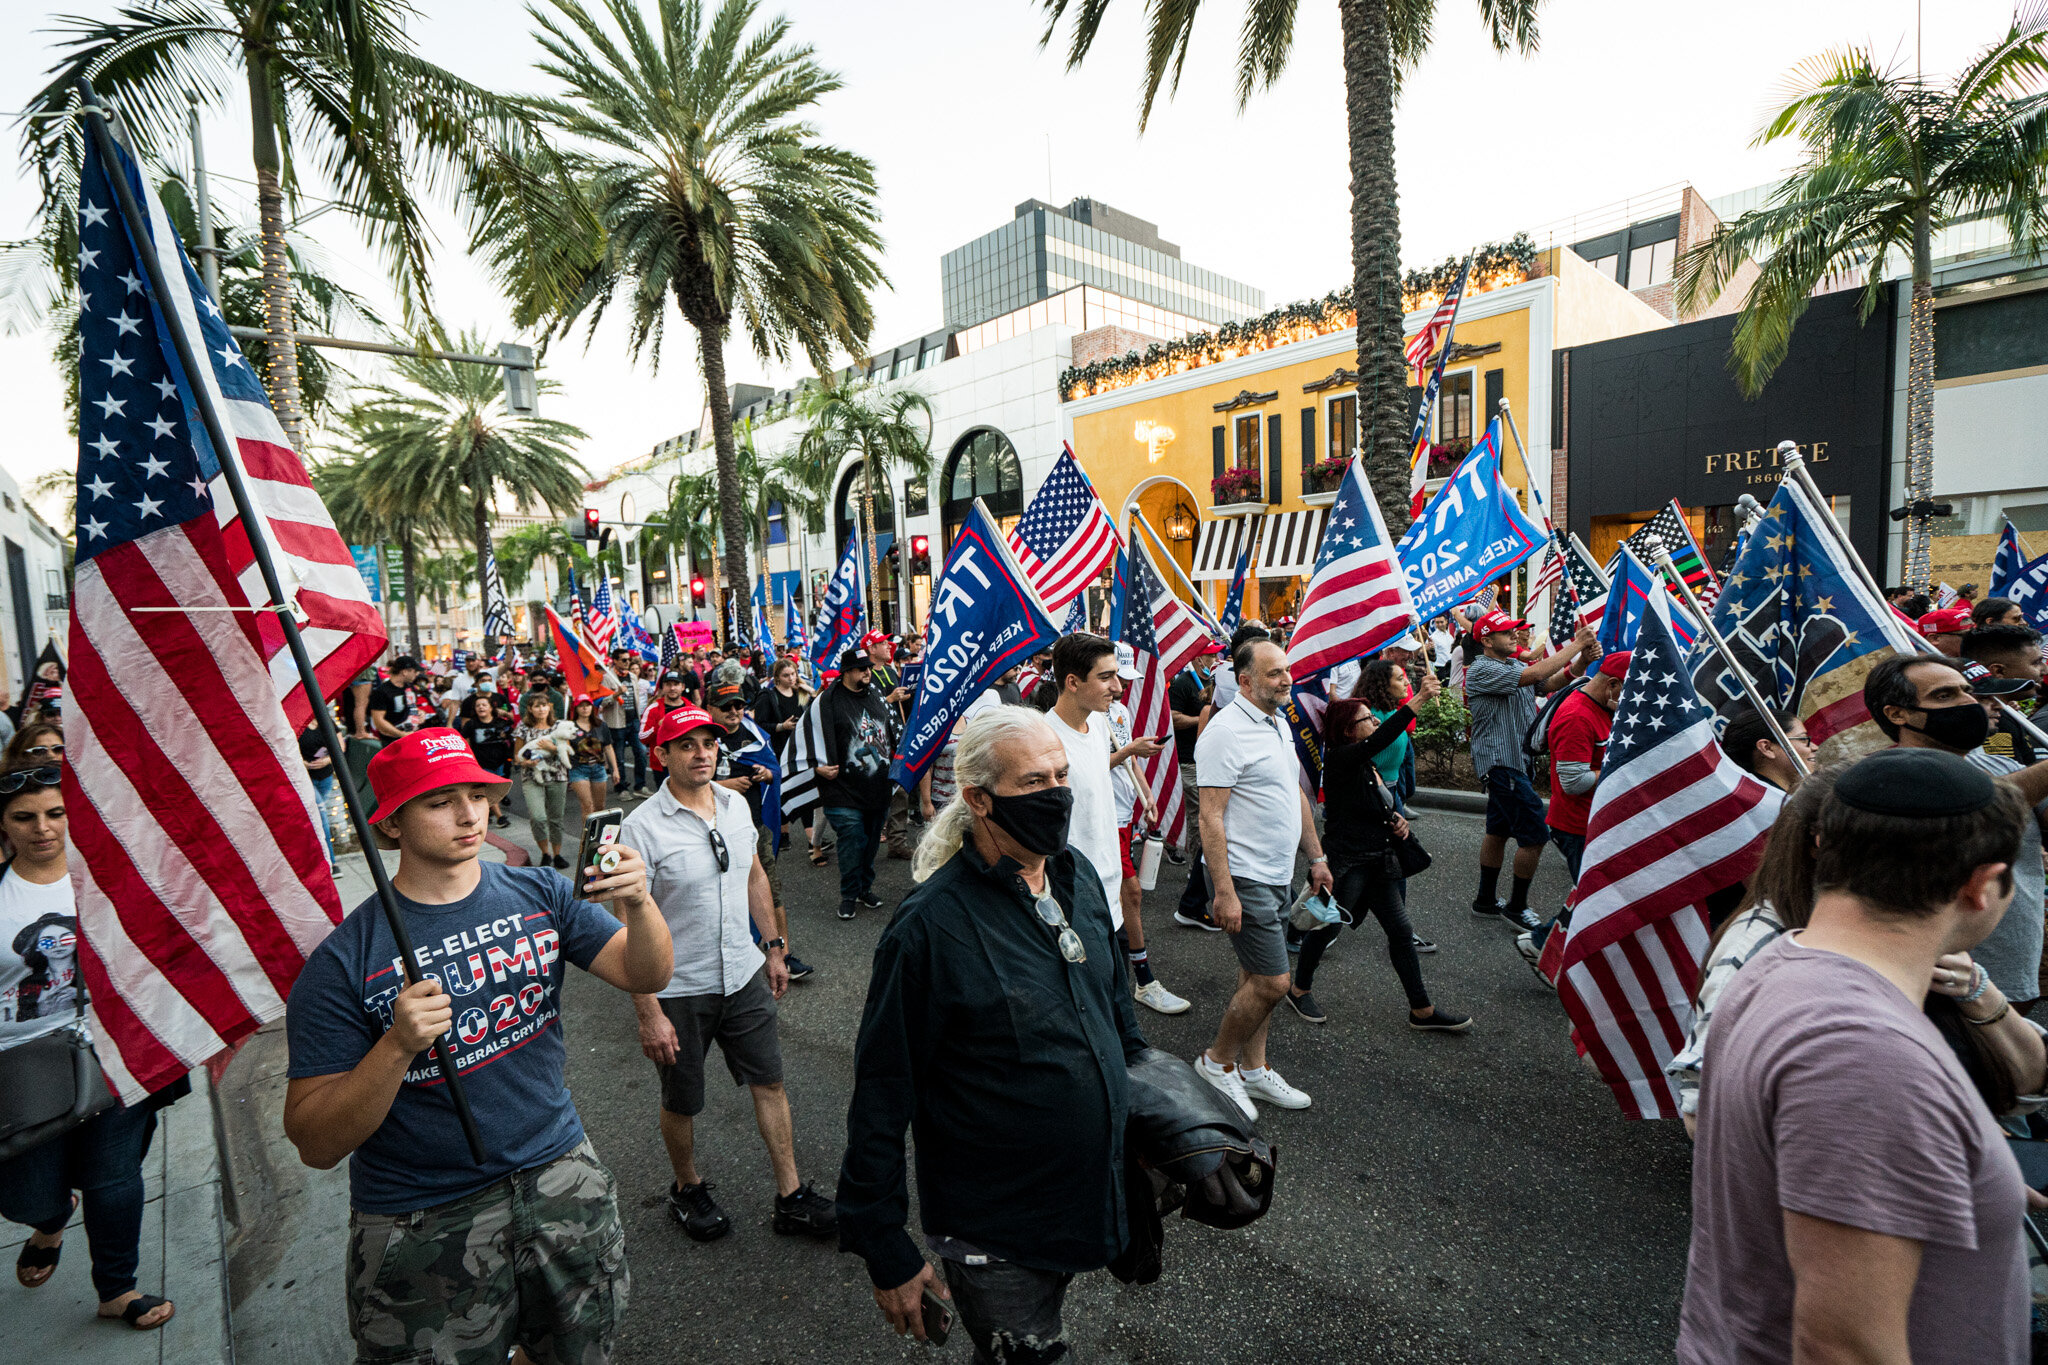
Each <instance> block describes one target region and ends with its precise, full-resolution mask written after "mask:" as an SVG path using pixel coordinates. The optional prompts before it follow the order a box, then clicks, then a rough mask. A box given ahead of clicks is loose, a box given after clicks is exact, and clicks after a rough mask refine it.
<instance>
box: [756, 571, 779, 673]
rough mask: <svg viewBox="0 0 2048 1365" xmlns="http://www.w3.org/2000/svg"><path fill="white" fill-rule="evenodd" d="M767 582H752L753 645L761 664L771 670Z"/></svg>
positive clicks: (772, 653)
mask: <svg viewBox="0 0 2048 1365" xmlns="http://www.w3.org/2000/svg"><path fill="white" fill-rule="evenodd" d="M767 597H768V580H767V579H765V578H757V579H755V580H754V643H755V645H756V646H758V647H759V649H760V651H761V662H762V663H764V664H766V665H768V667H769V668H770V669H771V670H772V669H773V668H774V667H775V632H774V631H772V630H770V629H768V602H767Z"/></svg>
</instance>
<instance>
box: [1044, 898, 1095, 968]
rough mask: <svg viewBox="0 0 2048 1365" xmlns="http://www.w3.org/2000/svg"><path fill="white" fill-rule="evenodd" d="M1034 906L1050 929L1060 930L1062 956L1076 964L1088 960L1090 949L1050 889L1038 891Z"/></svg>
mask: <svg viewBox="0 0 2048 1365" xmlns="http://www.w3.org/2000/svg"><path fill="white" fill-rule="evenodd" d="M1033 908H1034V909H1036V910H1037V911H1038V917H1039V919H1041V920H1043V921H1045V925H1046V927H1047V928H1048V929H1057V930H1059V935H1060V956H1061V957H1063V958H1065V959H1066V960H1067V961H1069V962H1071V963H1073V964H1075V965H1076V966H1079V965H1080V964H1081V963H1083V962H1086V961H1087V960H1088V949H1087V948H1086V946H1084V945H1083V944H1082V942H1081V936H1080V935H1079V934H1077V933H1075V932H1074V930H1073V927H1072V926H1071V925H1069V924H1068V923H1067V915H1066V912H1065V911H1064V910H1062V909H1060V903H1059V902H1058V901H1056V900H1054V899H1053V898H1052V891H1051V890H1050V889H1047V890H1045V891H1041V892H1039V893H1038V899H1037V900H1036V901H1034V902H1033Z"/></svg>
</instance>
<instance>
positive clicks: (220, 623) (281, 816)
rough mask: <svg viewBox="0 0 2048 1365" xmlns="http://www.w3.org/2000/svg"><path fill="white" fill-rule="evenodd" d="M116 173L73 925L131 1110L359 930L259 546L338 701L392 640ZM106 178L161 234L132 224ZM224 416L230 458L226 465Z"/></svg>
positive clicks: (193, 281)
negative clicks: (249, 506)
mask: <svg viewBox="0 0 2048 1365" xmlns="http://www.w3.org/2000/svg"><path fill="white" fill-rule="evenodd" d="M115 157H116V164H114V165H111V166H110V165H107V164H106V163H105V162H104V161H103V160H102V158H101V154H100V150H99V147H98V139H97V138H90V139H88V140H87V142H86V152H85V160H84V164H83V166H82V168H81V171H80V176H79V185H78V289H79V300H78V303H79V307H78V332H79V368H78V384H79V404H78V438H79V448H78V509H77V551H76V553H77V574H76V582H75V590H74V593H73V597H72V609H71V632H70V644H71V648H70V672H69V673H68V674H67V675H66V678H65V689H66V693H65V705H64V729H65V739H66V742H67V744H68V746H69V747H68V749H67V752H66V759H67V762H66V763H65V764H64V765H63V791H64V804H65V809H66V810H67V812H68V814H69V836H70V841H71V844H72V847H73V856H72V858H71V859H70V874H71V888H72V899H71V903H70V906H69V907H68V908H67V915H66V920H67V926H68V925H69V924H71V923H72V922H71V921H70V915H71V914H75V915H76V916H77V918H76V921H75V927H76V932H77V935H78V948H77V953H78V956H77V966H78V970H79V972H81V973H82V974H83V977H84V981H85V985H86V986H87V987H88V988H89V991H90V994H91V1000H92V1004H91V1019H92V1028H93V1032H94V1034H95V1036H96V1038H97V1040H98V1054H99V1060H100V1065H101V1068H102V1069H103V1070H104V1072H105V1074H106V1076H107V1078H108V1079H109V1080H110V1081H111V1082H112V1083H113V1085H114V1088H115V1089H116V1090H118V1091H119V1092H120V1094H121V1096H122V1098H123V1099H124V1100H126V1101H128V1102H130V1103H133V1102H135V1101H137V1100H139V1099H141V1098H142V1097H143V1096H144V1095H146V1094H149V1093H150V1092H151V1091H154V1090H159V1089H161V1088H162V1087H164V1086H165V1085H168V1084H170V1083H171V1082H172V1081H174V1080H176V1079H177V1078H178V1077H180V1076H183V1075H184V1074H185V1073H186V1072H188V1071H190V1070H191V1069H192V1068H193V1067H195V1066H197V1065H199V1064H200V1063H201V1062H203V1061H205V1060H206V1059H207V1058H209V1057H212V1056H214V1055H216V1054H217V1053H219V1052H220V1051H221V1050H222V1049H224V1048H227V1047H231V1046H233V1045H234V1044H235V1043H237V1042H239V1041H241V1040H242V1039H243V1038H245V1037H247V1036H248V1035H249V1034H251V1033H253V1032H255V1031H256V1029H257V1028H258V1027H259V1026H261V1025H262V1024H264V1023H266V1022H267V1021H269V1020H272V1019H276V1018H279V1017H280V1016H282V1015H283V1013H284V1003H285V998H286V996H287V995H289V993H290V991H291V988H292V983H293V982H294V981H295V980H297V978H298V974H299V971H300V968H301V967H303V966H304V964H305V960H306V956H307V954H309V953H311V952H312V951H313V949H314V948H315V947H317V946H318V945H319V943H320V941H321V940H322V939H324V938H325V937H326V936H327V934H328V932H329V930H330V929H331V928H332V927H333V925H334V924H335V922H337V921H338V920H340V918H341V915H342V907H341V902H340V898H339V896H338V895H337V894H336V892H335V889H334V882H333V879H332V878H330V877H329V876H328V874H327V855H326V853H325V851H324V850H323V849H322V847H321V843H320V833H319V830H318V828H317V821H318V819H319V816H318V814H317V811H316V808H315V806H314V798H313V788H312V785H311V783H310V782H309V781H308V779H307V776H306V768H305V764H304V763H303V762H302V761H301V760H300V757H299V746H298V732H299V730H300V729H301V728H302V727H303V726H304V725H305V723H306V721H307V720H308V719H310V718H311V716H312V708H313V707H314V706H316V705H325V704H326V702H325V700H324V697H309V696H308V695H307V693H306V689H305V687H304V685H303V682H302V680H301V677H300V674H299V672H298V669H297V666H296V664H295V662H294V660H293V658H292V656H291V653H290V651H289V650H288V649H286V648H285V642H284V635H283V627H282V626H281V625H280V623H279V622H278V620H277V618H276V615H275V610H274V606H273V609H272V610H269V611H266V610H265V609H264V608H265V607H266V606H267V605H272V604H270V602H269V594H268V592H267V591H266V589H265V587H264V582H263V576H262V572H261V570H260V568H259V567H258V566H257V564H256V561H255V553H254V549H253V548H252V542H262V543H264V544H266V545H267V547H268V549H269V554H270V559H271V562H272V563H273V564H274V565H275V566H276V568H277V570H278V575H279V578H280V579H281V580H282V584H283V587H284V590H285V593H286V595H287V597H289V598H290V599H291V602H290V603H289V604H286V605H287V606H289V607H292V608H295V609H296V611H297V613H298V615H299V618H300V621H301V626H300V630H301V634H302V637H303V639H304V641H305V645H306V649H307V652H308V653H309V654H310V655H311V656H312V663H313V669H314V676H315V680H316V682H317V683H318V685H319V689H320V691H321V692H322V693H331V692H336V691H339V690H340V689H341V688H342V687H343V686H344V685H346V684H347V682H348V680H349V678H350V677H351V676H353V675H354V673H355V672H356V671H358V670H359V669H361V668H362V666H363V665H364V664H366V663H368V662H369V661H370V660H371V659H373V658H375V657H376V656H377V654H378V653H379V652H380V651H381V650H382V649H383V648H384V643H385V641H384V630H383V625H382V623H381V621H380V620H379V618H378V615H377V612H376V609H375V608H374V607H372V606H371V605H370V598H369V591H368V589H367V588H365V587H364V585H363V579H362V575H361V573H360V572H358V570H357V569H356V566H355V557H354V556H353V555H352V554H351V553H350V551H349V548H348V546H347V545H345V544H344V543H343V542H342V540H341V537H340V536H339V535H337V534H336V533H335V530H334V523H333V520H332V519H331V518H330V517H329V516H328V513H327V509H326V508H325V507H324V506H323V505H322V504H321V501H320V498H319V495H318V494H317V493H315V492H314V491H313V486H312V480H311V479H310V478H309V477H308V476H307V474H306V470H305V467H304V465H302V464H301V463H300V460H299V457H298V455H297V453H296V452H295V451H293V450H292V448H291V447H290V446H289V445H288V444H287V443H286V439H285V435H284V432H283V431H282V429H281V428H280V427H279V425H278V422H277V419H276V417H275V416H274V415H273V414H272V412H271V409H270V406H269V404H268V402H267V401H266V400H265V398H264V393H263V386H262V384H261V382H260V381H259V380H258V379H257V377H256V375H255V374H254V373H253V372H252V371H251V370H250V367H249V362H248V361H247V359H245V358H244V357H243V355H242V352H241V349H240V348H239V347H238V346H237V345H236V344H235V341H234V339H233V337H231V336H230V335H229V334H228V330H227V326H226V324H225V322H224V321H223V320H222V318H221V314H220V309H219V308H218V307H217V306H216V305H215V302H214V300H213V299H212V297H211V296H209V295H208V294H207V293H206V289H205V286H204V285H202V284H201V283H200V281H199V277H198V274H197V272H195V271H194V270H193V269H192V267H191V265H190V263H189V262H188V261H187V260H186V259H185V254H184V251H183V249H182V247H181V246H180V245H179V242H178V238H177V236H176V234H175V233H174V232H173V231H172V230H171V225H170V220H169V219H168V218H167V217H166V216H165V213H164V208H163V205H162V203H161V202H160V201H159V200H158V198H157V196H156V194H155V192H154V190H153V188H152V187H151V186H150V185H149V184H148V183H147V181H146V180H145V179H144V177H143V176H142V174H141V173H140V171H139V170H138V169H137V167H136V164H135V162H134V160H133V159H132V158H130V157H129V156H128V155H127V153H126V152H125V150H123V149H120V148H118V147H117V148H116V150H115ZM110 176H118V177H120V178H121V180H122V181H123V182H125V183H126V185H127V187H128V190H129V191H130V193H131V194H132V196H133V201H134V204H135V207H136V210H137V212H138V215H139V217H140V219H141V221H139V222H130V221H128V220H127V219H126V216H125V215H124V213H123V211H122V208H121V205H120V200H119V199H118V197H117V196H116V194H115V189H114V186H115V181H114V180H112V179H111V178H110ZM151 264H154V265H156V266H157V267H159V269H160V271H161V278H162V280H163V293H162V294H161V295H159V293H158V292H157V289H156V287H155V286H154V285H152V284H150V283H148V278H149V276H150V274H151V271H150V265H151ZM180 340H183V341H185V342H187V343H188V344H189V346H190V351H189V352H188V354H192V355H193V357H194V359H195V361H197V362H198V365H199V367H200V368H199V369H198V371H197V372H196V373H195V372H191V371H188V370H187V369H186V367H185V365H184V364H183V363H182V362H181V361H180V360H179V357H178V342H179V341H180ZM202 400H205V402H206V404H207V405H208V406H210V407H211V408H212V410H213V411H214V413H215V414H217V415H218V416H219V418H220V419H221V423H222V425H223V427H224V428H225V430H224V431H223V433H222V434H223V436H224V437H225V438H226V440H227V442H228V443H229V447H230V448H228V449H224V450H223V449H216V448H215V445H214V442H213V440H212V439H211V438H210V437H209V436H208V434H207V430H206V426H205V422H204V420H203V416H202V407H201V404H202ZM228 466H235V467H238V468H239V470H240V473H241V478H242V480H243V482H244V484H245V486H246V487H247V489H248V493H249V497H250V500H251V502H252V503H253V505H254V511H255V514H256V520H255V522H254V523H253V524H252V523H250V522H249V521H248V520H246V519H244V518H243V517H242V516H241V515H240V514H239V513H238V512H237V510H236V505H235V501H234V498H233V495H232V493H231V491H230V489H229V487H228V475H227V467H228ZM69 966H70V964H69V963H66V964H64V967H65V968H66V969H67V970H68V969H69ZM68 1008H69V1006H68V1005H67V1006H66V1009H67V1010H68Z"/></svg>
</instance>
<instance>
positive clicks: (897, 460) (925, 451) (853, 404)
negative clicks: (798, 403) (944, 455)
mask: <svg viewBox="0 0 2048 1365" xmlns="http://www.w3.org/2000/svg"><path fill="white" fill-rule="evenodd" d="M805 409H806V413H807V415H808V416H809V418H810V423H809V425H808V426H807V427H806V428H805V430H804V434H803V435H802V436H801V437H800V438H798V440H797V446H796V452H795V453H796V456H797V460H798V461H799V462H800V467H801V468H803V469H804V470H806V471H807V475H808V476H807V477H804V478H802V479H801V484H802V486H805V487H807V488H810V489H812V490H813V491H814V492H816V491H817V490H820V489H822V490H824V491H822V492H818V493H817V495H818V496H819V497H821V498H824V499H829V498H830V497H831V493H830V489H831V487H832V484H833V481H834V480H836V479H837V477H838V474H839V466H840V464H841V463H842V462H843V461H844V460H845V459H846V457H847V456H848V455H858V456H859V457H860V462H861V472H860V495H861V518H862V521H863V522H864V523H865V525H864V528H863V529H864V530H865V532H866V539H867V547H868V574H867V579H868V603H867V607H868V620H869V621H870V622H879V621H880V620H881V617H880V616H879V615H877V614H876V610H875V608H876V605H877V598H876V594H877V593H878V592H879V588H878V587H877V586H876V582H875V579H876V576H877V575H878V574H879V572H880V570H881V563H880V561H879V559H878V557H877V555H876V550H875V485H876V484H877V483H878V482H886V481H887V479H888V478H889V476H890V474H891V473H893V472H894V471H896V470H897V469H903V470H906V471H908V472H910V473H912V474H915V475H917V476H919V477H920V478H923V479H925V480H926V481H927V482H929V480H930V479H931V478H932V472H933V471H932V404H931V400H930V399H929V398H926V397H925V396H924V395H923V394H921V393H919V392H918V391H917V390H916V389H908V388H905V389H885V388H882V387H880V386H877V385H872V384H869V385H862V386H860V387H858V388H846V387H842V386H839V385H833V384H827V385H824V386H822V387H820V388H818V389H815V390H813V391H812V392H811V393H809V394H806V395H805ZM828 505H829V503H828ZM877 628H879V626H877Z"/></svg>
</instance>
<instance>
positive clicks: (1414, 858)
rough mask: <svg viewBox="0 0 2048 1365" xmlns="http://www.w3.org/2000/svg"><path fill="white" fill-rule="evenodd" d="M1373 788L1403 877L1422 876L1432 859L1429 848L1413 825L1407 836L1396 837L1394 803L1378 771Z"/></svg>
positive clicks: (1389, 847) (1392, 851)
mask: <svg viewBox="0 0 2048 1365" xmlns="http://www.w3.org/2000/svg"><path fill="white" fill-rule="evenodd" d="M1367 767H1368V770H1370V767H1371V765H1370V764H1368V765H1367ZM1372 788H1373V792H1374V794H1375V795H1377V796H1378V797H1379V799H1380V814H1381V815H1382V816H1383V817H1385V819H1386V822H1387V849H1388V852H1389V853H1391V854H1392V856H1393V859H1394V861H1395V862H1396V863H1398V864H1399V865H1400V868H1401V875H1402V876H1403V877H1419V876H1421V875H1422V874H1423V873H1425V872H1427V871H1429V865H1430V863H1431V861H1432V860H1431V858H1430V856H1429V850H1428V849H1426V848H1424V847H1423V846H1422V841H1421V840H1420V839H1418V838H1416V837H1415V827H1414V826H1413V825H1410V826H1409V827H1408V837H1407V838H1405V839H1397V838H1395V837H1394V815H1395V811H1394V803H1393V802H1391V801H1389V800H1388V799H1387V796H1386V785H1385V784H1384V783H1383V782H1381V781H1380V778H1379V775H1378V774H1377V773H1374V774H1373V783H1372Z"/></svg>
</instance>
